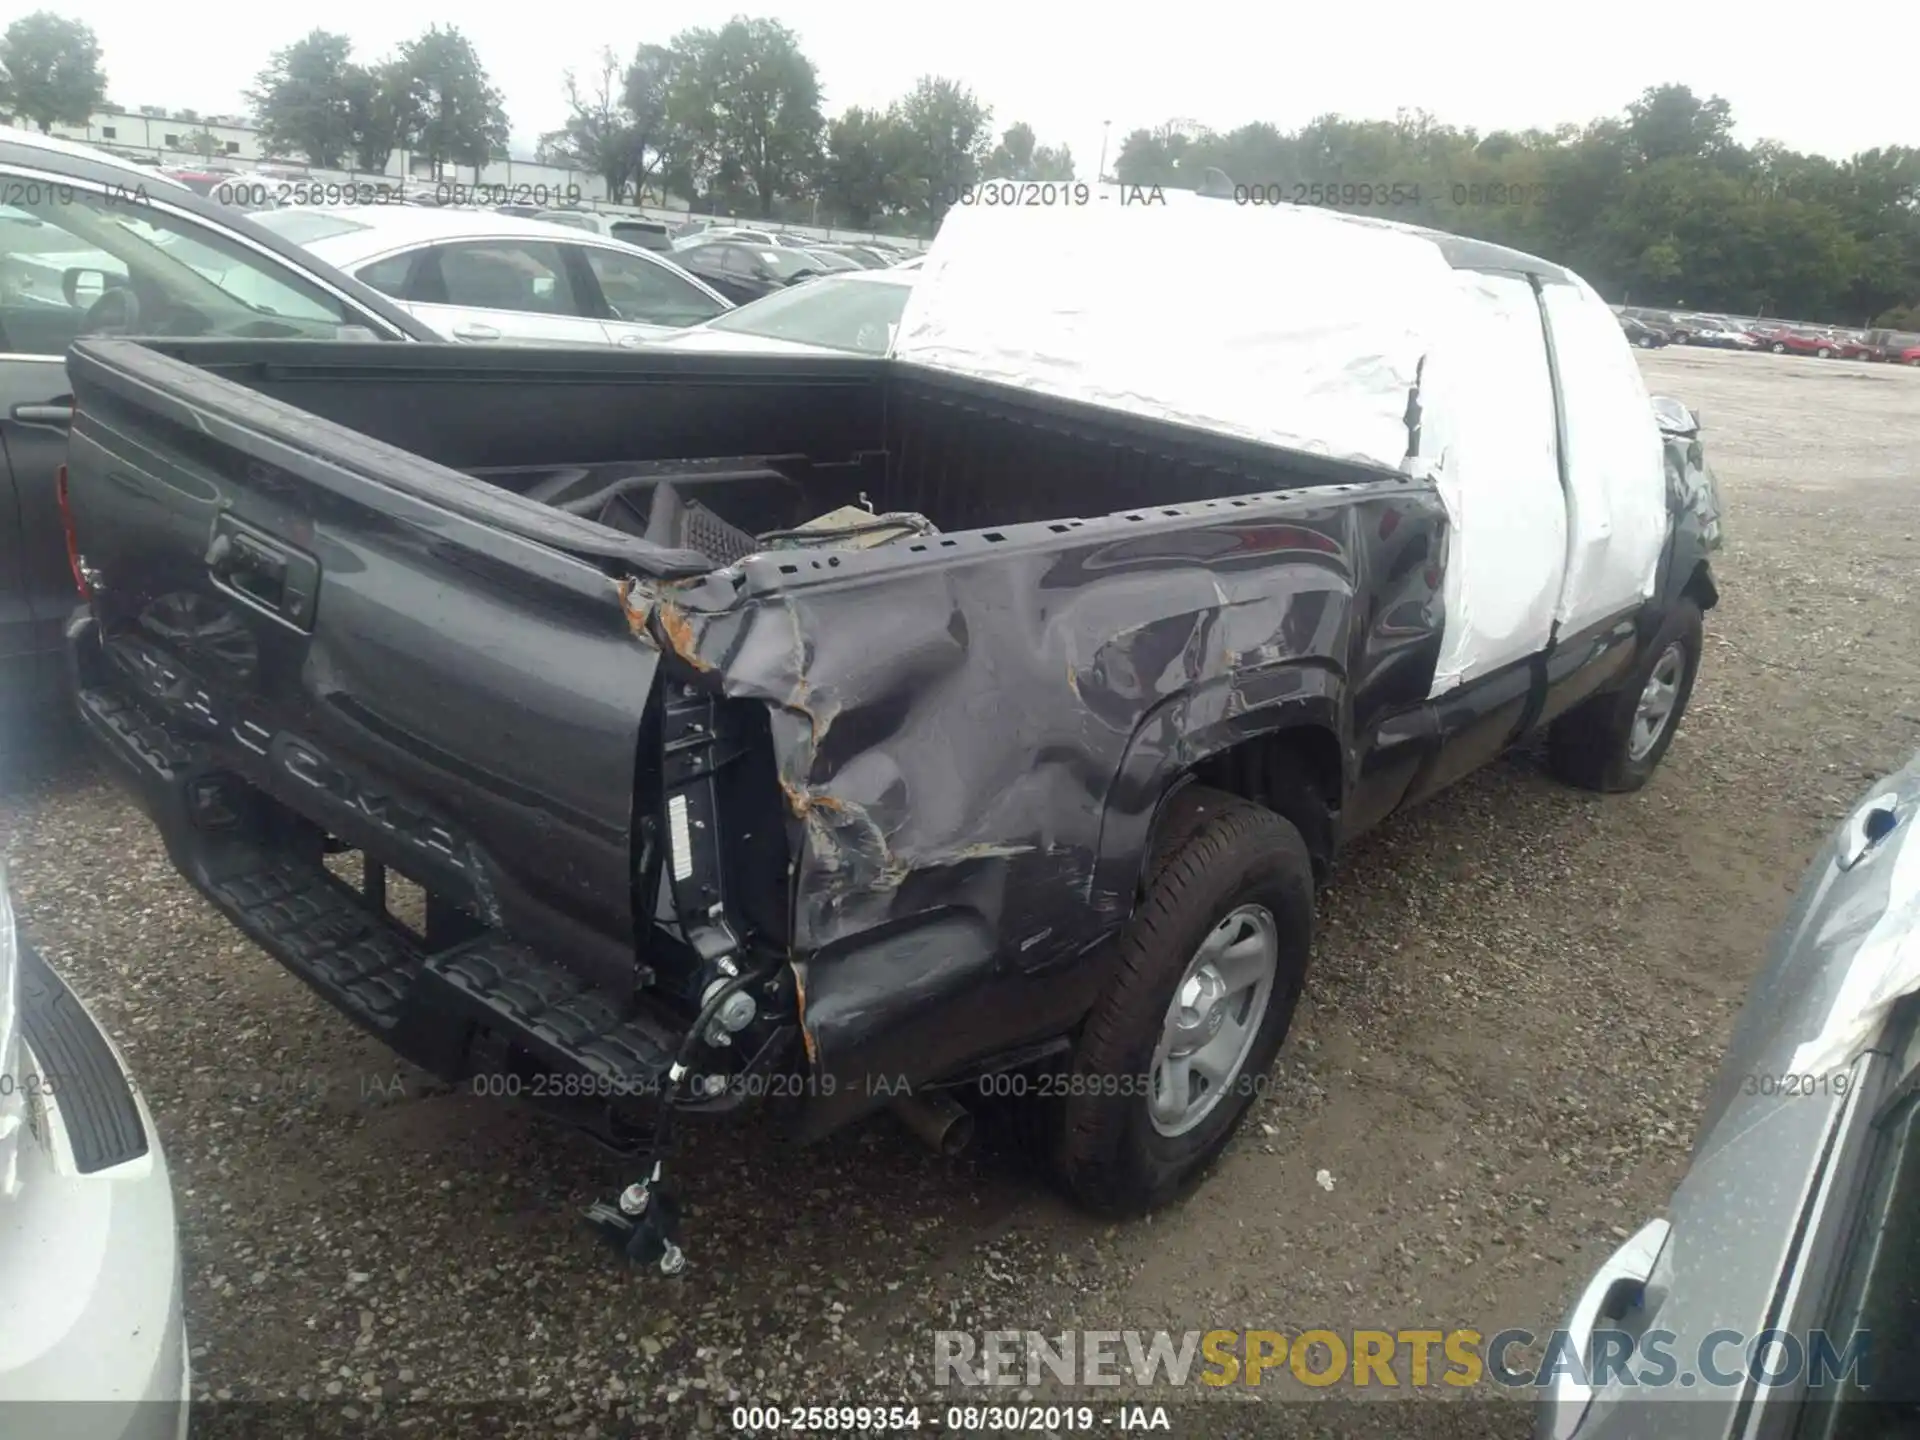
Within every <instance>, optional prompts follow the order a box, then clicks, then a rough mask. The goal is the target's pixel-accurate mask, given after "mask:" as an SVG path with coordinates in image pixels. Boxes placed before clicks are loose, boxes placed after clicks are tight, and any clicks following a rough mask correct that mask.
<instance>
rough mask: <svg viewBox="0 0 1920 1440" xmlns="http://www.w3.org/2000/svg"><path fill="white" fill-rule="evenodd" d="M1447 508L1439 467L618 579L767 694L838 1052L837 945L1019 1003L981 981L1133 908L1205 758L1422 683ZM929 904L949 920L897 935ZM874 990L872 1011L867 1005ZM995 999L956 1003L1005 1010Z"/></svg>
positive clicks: (811, 947) (697, 654)
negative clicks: (1172, 808)
mask: <svg viewBox="0 0 1920 1440" xmlns="http://www.w3.org/2000/svg"><path fill="white" fill-rule="evenodd" d="M1445 525H1446V519H1445V514H1444V510H1443V508H1442V506H1441V503H1440V501H1439V499H1438V497H1437V495H1435V493H1434V492H1433V490H1432V489H1431V487H1429V486H1426V485H1423V484H1420V483H1417V482H1413V481H1401V480H1383V481H1380V482H1377V483H1372V484H1361V485H1355V486H1347V487H1338V488H1335V489H1322V490H1303V491H1292V492H1283V493H1282V494H1279V495H1275V496H1267V497H1253V498H1249V499H1246V500H1241V501H1210V502H1203V503H1200V504H1196V505H1191V506H1186V507H1175V508H1173V509H1170V510H1168V511H1166V512H1161V511H1154V512H1149V513H1148V514H1146V515H1141V516H1138V517H1131V516H1126V515H1117V516H1110V517H1103V518H1101V519H1099V520H1090V521H1073V522H1056V523H1052V524H1035V525H1023V526H1017V527H1009V528H1007V529H1006V530H1004V531H996V532H990V533H991V536H992V537H997V538H989V536H988V535H982V534H979V533H973V534H967V535H961V536H956V537H944V538H951V539H952V540H953V541H955V543H954V544H953V545H952V546H946V545H943V544H942V542H941V540H938V539H936V540H932V541H929V542H927V543H925V544H923V545H921V546H920V547H919V550H920V553H913V550H914V547H910V546H905V545H901V546H887V547H877V548H876V549H874V550H870V551H866V552H861V553H858V554H848V553H844V552H836V553H834V554H832V555H831V557H829V556H826V555H820V556H816V557H813V558H811V559H810V560H808V561H807V562H806V563H804V564H802V565H800V566H797V567H796V566H795V565H793V563H792V562H791V560H790V559H787V558H786V557H783V556H781V555H778V554H769V555H762V556H758V557H750V558H749V559H747V560H745V561H742V562H740V563H739V564H738V565H736V566H734V567H731V568H730V569H728V570H723V571H719V572H716V573H714V574H713V575H710V576H706V577H703V578H701V579H698V580H692V581H685V582H678V583H670V584H662V583H660V582H643V581H630V582H624V583H623V586H622V592H621V593H622V597H623V600H624V602H625V606H626V610H627V614H628V618H629V622H630V624H631V626H632V628H633V631H634V633H635V635H636V637H638V638H639V639H641V641H642V643H646V644H649V645H654V646H658V647H659V648H660V649H662V650H663V651H666V652H669V653H671V654H672V655H674V656H676V657H677V658H678V660H679V661H680V662H681V666H682V667H683V668H682V675H683V678H684V679H685V680H687V681H688V682H690V683H693V684H697V685H709V686H713V687H716V688H717V689H718V690H719V691H720V692H722V693H724V694H726V695H728V696H732V697H737V698H751V699H757V700H760V701H763V702H765V703H766V704H768V705H769V706H770V707H771V712H772V717H771V734H772V741H773V744H774V746H775V748H776V751H777V757H776V758H777V765H778V770H779V774H780V785H781V789H782V792H783V797H784V801H785V807H786V811H787V814H788V816H789V842H790V852H791V853H792V854H793V855H794V857H795V860H794V865H793V873H792V877H791V881H790V894H791V897H792V898H791V903H792V924H791V935H790V953H791V958H792V959H793V960H794V961H795V964H796V968H797V969H800V970H801V972H802V976H803V984H804V991H805V994H806V997H807V999H806V1002H805V1006H806V1011H807V1016H808V1019H807V1024H806V1032H807V1040H808V1044H809V1049H810V1053H813V1054H815V1057H816V1060H817V1059H819V1058H820V1054H819V1052H822V1051H825V1050H827V1049H829V1048H832V1047H831V1046H829V1045H827V1044H825V1043H823V1038H822V1027H823V1025H824V1024H825V1022H826V1019H827V1017H828V1016H829V1015H831V1014H834V1013H837V1012H841V1011H843V1010H844V1009H846V1008H847V1005H846V1004H845V1003H843V1001H844V997H839V996H836V993H835V986H836V983H837V982H838V980H839V979H841V978H842V976H841V974H840V972H841V971H842V969H843V967H840V966H838V965H836V964H834V963H832V962H833V957H835V956H836V955H842V954H844V955H845V956H846V957H847V959H848V961H849V963H848V964H847V965H846V966H845V967H844V977H843V978H844V980H845V981H846V983H848V984H849V985H852V986H855V988H857V989H858V990H859V991H861V992H862V993H863V994H864V995H866V996H867V1000H868V1001H871V1000H872V998H873V997H872V993H871V992H872V987H873V986H874V984H875V983H876V981H878V980H879V979H881V977H883V976H886V975H887V974H888V969H887V961H886V959H885V956H886V954H887V953H888V951H889V949H890V950H891V953H893V954H896V955H897V956H898V957H899V964H900V965H901V966H904V967H905V968H907V969H913V970H915V974H913V975H905V974H900V973H898V970H897V967H896V970H895V972H894V973H893V974H892V985H893V987H894V988H896V989H897V990H898V991H900V992H901V993H916V994H917V992H918V991H919V990H922V989H928V990H929V993H928V994H926V995H918V997H917V999H916V1005H918V1006H920V1007H922V1008H924V1005H925V1001H926V1000H927V999H930V998H935V996H936V994H945V995H948V996H950V997H952V996H957V995H959V994H960V993H961V992H962V991H965V992H967V993H968V995H969V999H970V1000H971V1001H973V1002H976V1003H979V1002H985V1001H987V1000H989V999H997V1000H998V1001H1000V1002H1012V1001H1014V1000H1015V999H1016V996H1015V994H1014V992H1013V991H1011V990H1009V991H1006V992H1005V993H1000V994H998V995H995V993H994V992H995V986H994V984H992V983H987V984H983V982H992V981H994V980H996V979H998V980H999V981H1001V982H1004V983H1005V984H1007V985H1016V978H1017V977H1019V976H1022V975H1030V974H1031V973H1032V972H1034V971H1036V970H1044V969H1048V968H1049V967H1050V966H1052V965H1053V964H1054V962H1059V961H1062V960H1070V959H1071V958H1072V957H1074V956H1077V955H1081V954H1083V953H1084V952H1085V951H1086V950H1087V949H1088V948H1089V947H1090V946H1093V945H1096V944H1097V943H1098V942H1099V941H1100V940H1101V939H1102V938H1104V937H1105V936H1106V935H1107V934H1108V933H1110V932H1111V931H1112V929H1113V928H1114V927H1115V926H1116V925H1118V924H1119V923H1120V922H1121V921H1122V920H1124V919H1125V918H1126V916H1127V914H1128V912H1129V910H1130V908H1131V906H1132V903H1133V899H1134V894H1135V886H1136V882H1137V880H1138V877H1139V867H1140V863H1141V858H1142V855H1143V853H1144V850H1145V847H1146V844H1147V841H1148V832H1149V828H1150V825H1151V822H1152V818H1153V813H1154V809H1155V807H1156V805H1157V804H1158V802H1159V799H1160V796H1161V795H1162V794H1163V793H1164V791H1165V790H1166V788H1167V786H1168V785H1169V784H1170V783H1171V782H1172V781H1173V780H1174V779H1175V778H1176V777H1177V776H1178V775H1179V774H1180V773H1181V772H1182V771H1183V770H1184V769H1186V768H1187V767H1188V766H1190V765H1192V764H1194V763H1195V762H1197V761H1199V760H1201V759H1204V758H1206V757H1207V756H1208V755H1210V754H1212V753H1215V752H1216V751H1218V750H1219V749H1221V748H1223V747H1225V746H1227V745H1231V744H1233V743H1236V742H1237V741H1239V740H1242V739H1246V738H1250V737H1252V736H1255V735H1258V734H1260V733H1263V732H1264V731H1267V730H1271V729H1275V728H1279V727H1284V726H1286V725H1289V724H1295V723H1303V722H1304V723H1312V724H1319V725H1324V726H1326V727H1328V728H1329V729H1331V730H1332V731H1333V732H1334V733H1335V734H1336V735H1338V736H1339V737H1340V738H1341V739H1342V741H1343V742H1346V741H1347V740H1348V738H1349V737H1350V736H1351V735H1352V734H1354V733H1355V727H1356V726H1362V727H1366V726H1371V725H1374V724H1376V723H1377V721H1378V719H1379V718H1380V717H1382V716H1384V715H1385V714H1387V713H1389V712H1391V711H1392V710H1395V709H1398V708H1404V707H1405V706H1408V705H1417V704H1418V703H1420V700H1421V698H1422V697H1423V696H1424V695H1425V693H1426V688H1427V686H1428V685H1429V684H1430V683H1431V679H1432V672H1433V664H1434V661H1435V659H1436V657H1437V654H1438V647H1439V637H1440V627H1441V621H1442V616H1441V614H1440V599H1439V594H1440V592H1439V583H1440V580H1441V578H1442V577H1441V568H1440V566H1441V557H1442V555H1443V553H1444V539H1445ZM783 561H784V563H783ZM790 570H797V572H798V574H797V576H796V575H795V574H789V573H785V572H787V571H790ZM1347 753H1348V755H1349V763H1350V764H1351V750H1350V749H1349V750H1348V752H1347ZM916 926H918V927H922V928H924V927H927V926H935V927H936V928H937V933H940V934H942V935H945V936H946V937H947V940H948V942H950V943H946V944H940V945H931V946H930V945H926V944H923V943H919V942H909V941H907V940H905V939H903V940H901V941H900V942H898V943H897V944H895V945H892V946H889V944H888V942H887V940H886V938H885V937H887V936H889V935H894V934H901V933H903V932H906V931H910V930H912V929H914V928H915V927H916ZM876 947H879V948H878V949H876ZM956 948H959V949H963V950H966V951H970V952H973V954H974V955H975V956H976V957H977V963H974V964H960V963H959V962H957V961H956V959H955V957H954V955H953V953H952V952H953V951H954V950H955V949H956ZM913 957H918V958H917V959H916V958H913ZM1073 968H1074V969H1076V970H1077V971H1079V972H1082V973H1083V974H1084V973H1086V972H1088V971H1089V970H1090V968H1097V967H1087V966H1079V967H1073ZM920 970H925V971H926V973H925V975H921V974H919V973H918V972H919V971H920ZM962 972H964V973H962ZM929 987H931V988H930V989H929ZM1016 988H1017V989H1018V990H1019V991H1020V992H1021V995H1022V997H1023V999H1022V1003H1026V1002H1029V1001H1032V1000H1033V998H1034V997H1033V996H1032V995H1031V994H1027V993H1026V987H1025V986H1024V985H1017V986H1016ZM1085 1001H1086V995H1085V993H1083V987H1082V986H1079V985H1069V986H1067V987H1065V988H1064V989H1061V988H1060V987H1057V986H1056V987H1053V988H1052V989H1051V991H1050V993H1049V996H1048V998H1047V999H1046V1001H1045V1003H1044V1004H1042V1005H1041V1008H1042V1009H1049V1010H1050V1009H1052V1008H1053V1007H1054V1005H1055V1004H1056V1003H1060V1004H1065V1005H1067V1006H1069V1007H1071V1006H1081V1007H1083V1006H1084V1003H1085ZM852 1008H853V1009H856V1010H858V1011H860V1013H861V1014H862V1015H864V1016H865V1017H866V1023H867V1024H871V1022H872V1021H873V1020H874V1018H875V1017H874V1014H873V1009H874V1007H873V1005H872V1004H871V1003H862V1004H860V1005H854V1006H852ZM968 1008H971V1006H969V1007H968ZM994 1008H996V1007H995V1006H993V1005H988V1006H987V1007H986V1008H985V1009H984V1010H982V1011H981V1013H980V1015H979V1017H978V1019H979V1025H972V1024H968V1025H962V1026H960V1027H958V1028H960V1029H962V1030H967V1031H977V1030H978V1029H979V1028H980V1027H981V1026H984V1027H986V1028H988V1029H991V1028H993V1026H994V1024H995V1022H994V1021H993V1020H992V1019H991V1011H992V1010H993V1009H994ZM946 1018H947V1019H948V1020H950V1021H951V1020H955V1019H957V1018H958V1017H957V1016H956V1015H954V1014H953V1013H952V1012H951V1011H949V1012H948V1014H947V1017H946ZM1028 1018H1034V1017H1033V1016H1032V1012H1031V1011H1029V1015H1028ZM1073 1018H1077V1016H1075V1017H1073ZM1056 1019H1057V1017H1048V1023H1053V1022H1054V1020H1056ZM1009 1023H1010V1021H1009V1020H1007V1019H1004V1018H1003V1019H1002V1020H1001V1021H1000V1022H999V1024H1000V1025H1001V1026H1003V1027H1004V1026H1006V1025H1008V1024H1009ZM1068 1023H1070V1021H1069V1022H1068ZM1056 1028H1057V1027H1056ZM988 1038H989V1037H986V1036H983V1035H979V1034H977V1033H976V1034H973V1035H971V1036H970V1037H967V1038H965V1039H963V1040H962V1041H960V1042H956V1043H957V1050H956V1051H954V1053H947V1054H943V1055H942V1056H940V1057H939V1059H940V1060H941V1062H942V1063H946V1062H950V1061H954V1060H956V1059H958V1058H961V1056H960V1053H959V1052H965V1051H968V1050H976V1051H977V1050H981V1049H982V1047H983V1046H986V1045H987V1043H988ZM998 1038H1000V1039H1001V1040H1003V1041H1004V1043H1009V1044H1010V1043H1018V1039H1019V1038H1020V1037H1016V1036H1013V1035H1010V1034H1009V1035H1007V1036H1002V1037H998ZM936 1048H940V1049H943V1050H946V1049H949V1048H950V1047H948V1046H945V1045H943V1046H940V1047H936ZM907 1058H908V1059H910V1060H915V1061H918V1062H919V1063H917V1064H915V1066H914V1068H915V1069H916V1070H919V1069H922V1068H923V1066H925V1065H927V1064H931V1063H932V1062H933V1059H934V1057H933V1056H931V1055H929V1054H927V1053H925V1052H924V1050H922V1051H920V1052H919V1053H917V1054H916V1055H914V1056H910V1057H907Z"/></svg>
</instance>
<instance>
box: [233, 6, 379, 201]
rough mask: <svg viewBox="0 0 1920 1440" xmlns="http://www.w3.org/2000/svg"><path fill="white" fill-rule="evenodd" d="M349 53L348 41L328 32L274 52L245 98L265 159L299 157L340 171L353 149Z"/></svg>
mask: <svg viewBox="0 0 1920 1440" xmlns="http://www.w3.org/2000/svg"><path fill="white" fill-rule="evenodd" d="M352 55H353V42H352V41H350V40H348V39H347V37H346V36H344V35H337V34H334V33H332V32H330V31H326V30H312V31H309V32H308V33H307V34H306V35H305V36H304V37H303V38H301V39H299V40H296V41H294V43H293V44H291V45H289V46H287V47H286V48H285V49H284V50H276V51H275V52H274V54H273V63H272V64H271V65H269V66H268V67H267V68H266V69H265V70H263V71H261V72H260V75H259V77H258V78H257V79H256V80H255V81H254V84H255V86H256V87H257V88H255V89H254V90H252V91H250V92H248V95H247V100H248V102H249V103H250V104H251V105H252V106H253V121H254V124H255V125H257V126H258V127H259V128H260V138H261V141H262V143H263V144H264V145H265V147H266V151H267V153H268V154H269V155H294V154H298V155H303V156H305V157H306V159H307V160H308V162H309V163H311V164H314V165H318V166H320V167H321V168H323V169H327V170H337V169H339V168H340V163H341V161H342V160H343V159H345V158H346V156H347V155H348V154H349V153H350V152H351V151H352V150H353V147H354V124H353V110H352V104H351V98H350V96H349V93H348V92H349V81H350V79H351V78H352V75H353V72H354V65H353V60H352Z"/></svg>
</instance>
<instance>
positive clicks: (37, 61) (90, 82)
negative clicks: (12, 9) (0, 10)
mask: <svg viewBox="0 0 1920 1440" xmlns="http://www.w3.org/2000/svg"><path fill="white" fill-rule="evenodd" d="M0 62H3V63H4V65H5V68H6V75H7V82H6V103H7V107H8V110H9V111H10V113H11V114H13V115H14V116H15V117H16V118H19V119H24V120H27V121H29V122H31V123H32V124H34V125H36V126H38V127H39V129H40V133H41V134H43V135H44V134H46V133H47V131H48V130H49V129H50V128H51V127H52V126H53V125H55V124H56V123H58V124H61V125H84V124H86V123H87V121H88V120H89V119H91V118H92V116H93V113H94V111H96V110H98V109H99V108H100V107H101V106H102V105H103V104H105V103H106V98H107V77H106V72H105V71H103V70H102V69H101V68H100V42H99V41H98V40H97V39H95V38H94V34H93V31H92V30H91V29H90V28H89V27H88V26H86V25H84V24H82V23H81V22H80V21H78V20H69V19H67V18H65V17H64V16H61V15H57V14H55V13H54V12H53V11H51V10H36V11H35V12H34V13H33V14H31V15H23V16H21V17H20V18H19V19H18V20H16V21H14V22H13V23H12V24H11V25H9V26H8V27H7V31H6V34H5V36H4V37H0Z"/></svg>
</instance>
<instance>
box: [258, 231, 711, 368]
mask: <svg viewBox="0 0 1920 1440" xmlns="http://www.w3.org/2000/svg"><path fill="white" fill-rule="evenodd" d="M253 219H254V220H255V221H256V222H257V223H258V224H260V225H263V226H265V227H266V228H267V229H269V230H272V231H274V232H275V233H276V234H278V235H280V236H281V237H282V238H283V239H286V240H290V241H292V242H293V243H294V244H296V245H299V246H301V247H302V248H304V249H306V250H307V251H309V252H311V253H312V254H313V255H315V256H317V257H318V258H320V259H321V260H324V261H326V262H327V263H328V264H329V265H332V266H334V267H335V268H336V269H340V270H344V271H346V272H347V273H348V274H349V275H352V276H353V277H354V278H355V279H357V280H359V281H360V282H361V283H362V284H365V285H370V286H372V287H373V288H374V289H375V290H378V291H380V292H382V293H383V294H385V295H387V296H389V297H390V298H391V299H393V300H394V302H395V303H397V304H399V305H400V306H402V307H403V308H405V309H406V310H407V311H408V312H409V313H411V314H412V315H413V316H415V317H416V318H417V319H419V320H420V321H421V322H422V323H424V324H426V325H428V326H431V327H432V328H433V329H434V330H435V331H437V332H438V333H439V334H441V335H443V336H445V337H446V338H447V339H449V340H466V341H472V342H475V343H480V344H508V345H644V344H648V343H650V342H652V341H654V340H658V339H660V338H661V337H662V336H665V335H669V334H672V333H673V332H674V331H676V330H680V329H683V328H685V327H686V326H688V325H697V324H699V323H700V322H702V321H704V320H711V319H712V318H713V317H714V316H716V315H721V314H724V313H725V312H726V311H728V310H730V309H732V308H733V307H732V304H731V303H730V302H729V301H728V300H727V299H726V297H725V296H723V295H721V294H720V292H719V291H717V290H715V289H713V288H712V287H711V286H709V285H707V284H706V283H705V282H703V281H701V280H698V279H696V278H695V277H693V276H692V275H689V274H688V273H687V272H686V271H684V270H682V269H681V268H680V267H679V266H677V265H675V264H674V263H673V262H672V261H670V260H667V259H663V258H661V257H660V256H656V255H653V254H650V253H648V252H647V251H644V250H641V249H638V248H637V247H635V246H632V245H628V244H625V243H623V242H621V241H618V240H614V239H611V238H608V237H604V236H600V235H596V234H594V233H592V232H590V231H586V230H580V229H575V228H571V227H568V226H565V225H553V224H549V223H547V222H545V221H540V220H527V219H522V218H521V217H520V216H517V215H501V214H497V213H495V212H493V211H490V210H453V209H439V208H429V207H426V206H412V205H364V206H342V207H338V208H334V207H320V206H289V207H287V208H285V209H279V210H268V211H263V212H261V213H260V214H258V215H255V216H254V217H253Z"/></svg>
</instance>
